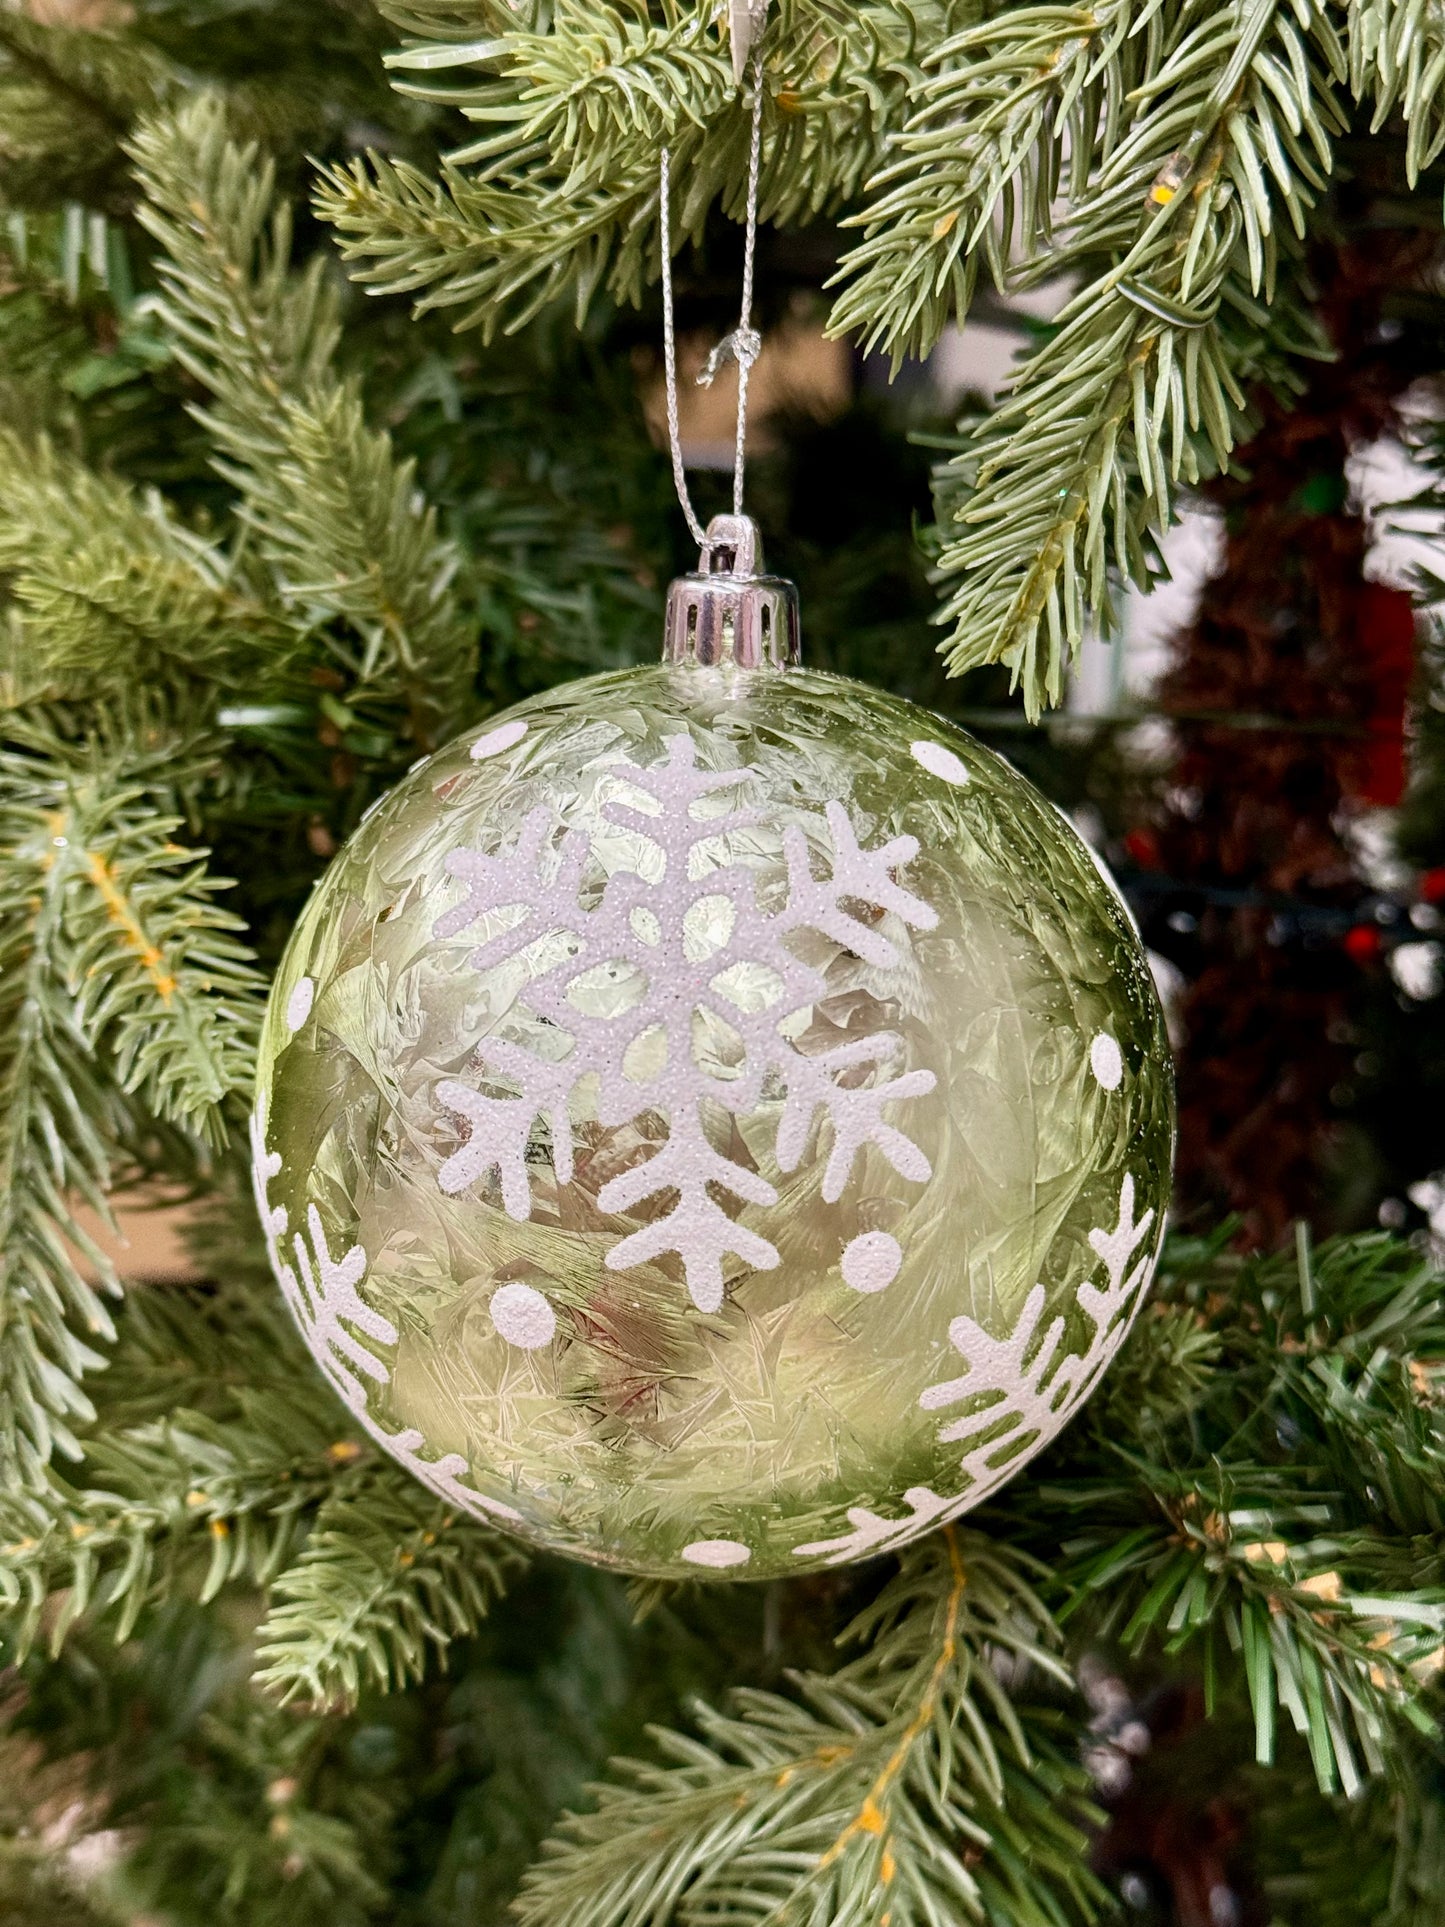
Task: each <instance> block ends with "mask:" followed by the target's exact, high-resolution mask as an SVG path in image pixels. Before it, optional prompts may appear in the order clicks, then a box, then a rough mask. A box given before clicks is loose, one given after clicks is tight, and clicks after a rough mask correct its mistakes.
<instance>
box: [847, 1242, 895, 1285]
mask: <svg viewBox="0 0 1445 1927" xmlns="http://www.w3.org/2000/svg"><path fill="white" fill-rule="evenodd" d="M902 1263H903V1247H902V1245H900V1244H899V1242H898V1240H897V1239H896V1238H893V1237H890V1236H889V1234H888V1233H887V1232H886V1231H865V1232H863V1233H862V1234H861V1236H859V1237H857V1238H854V1239H852V1240H851V1242H850V1243H849V1244H847V1245H846V1246H845V1247H844V1250H843V1281H844V1283H845V1284H849V1285H851V1286H852V1287H853V1289H854V1291H885V1290H886V1289H887V1288H888V1286H889V1285H891V1284H892V1283H893V1280H894V1279H895V1278H896V1277H897V1276H898V1270H899V1267H900V1265H902Z"/></svg>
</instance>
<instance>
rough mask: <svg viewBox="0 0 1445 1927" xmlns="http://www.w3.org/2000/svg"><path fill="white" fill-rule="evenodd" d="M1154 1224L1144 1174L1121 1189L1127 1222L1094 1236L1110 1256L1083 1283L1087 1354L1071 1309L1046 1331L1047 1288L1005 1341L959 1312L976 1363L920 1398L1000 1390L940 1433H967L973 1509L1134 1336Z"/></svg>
mask: <svg viewBox="0 0 1445 1927" xmlns="http://www.w3.org/2000/svg"><path fill="white" fill-rule="evenodd" d="M1153 1222H1154V1212H1153V1210H1152V1208H1151V1209H1150V1210H1148V1211H1146V1212H1145V1213H1144V1215H1143V1217H1142V1218H1140V1219H1138V1220H1137V1221H1136V1219H1135V1217H1134V1180H1133V1178H1132V1177H1127V1176H1126V1177H1125V1179H1124V1182H1123V1185H1122V1187H1121V1188H1120V1192H1119V1222H1118V1224H1117V1225H1116V1227H1115V1228H1114V1230H1112V1231H1105V1230H1102V1229H1100V1230H1097V1231H1091V1232H1090V1233H1089V1243H1090V1244H1091V1245H1092V1246H1093V1248H1094V1250H1095V1251H1096V1252H1097V1253H1098V1255H1099V1257H1100V1258H1101V1259H1102V1260H1103V1264H1104V1275H1105V1279H1106V1283H1105V1284H1104V1285H1103V1286H1102V1287H1100V1286H1097V1285H1091V1284H1087V1283H1086V1284H1083V1285H1081V1286H1080V1287H1079V1295H1078V1299H1077V1303H1078V1306H1079V1309H1080V1310H1081V1311H1082V1312H1083V1313H1084V1314H1085V1315H1086V1316H1087V1317H1088V1319H1089V1321H1090V1323H1091V1324H1092V1325H1093V1327H1094V1335H1093V1338H1092V1339H1091V1340H1090V1342H1089V1347H1088V1350H1087V1351H1084V1352H1065V1353H1063V1355H1062V1356H1061V1355H1060V1348H1061V1346H1062V1345H1063V1340H1064V1325H1065V1321H1064V1319H1063V1317H1062V1316H1060V1317H1057V1318H1055V1319H1053V1320H1052V1322H1051V1323H1050V1324H1049V1326H1048V1328H1047V1330H1046V1331H1044V1332H1043V1334H1042V1335H1040V1333H1039V1320H1040V1318H1041V1317H1042V1316H1043V1310H1044V1300H1045V1297H1046V1293H1045V1291H1044V1287H1043V1286H1042V1285H1035V1286H1034V1288H1033V1290H1032V1291H1031V1292H1030V1293H1029V1295H1028V1297H1027V1298H1026V1299H1025V1300H1024V1305H1023V1309H1022V1310H1021V1311H1020V1313H1019V1316H1018V1322H1017V1323H1016V1324H1015V1326H1014V1328H1013V1330H1012V1331H1011V1332H1009V1333H1008V1334H1007V1336H1005V1337H1003V1338H995V1337H994V1336H993V1334H992V1333H991V1332H988V1331H985V1330H984V1328H983V1326H982V1325H980V1324H977V1323H976V1322H975V1321H974V1320H973V1319H972V1318H955V1319H954V1321H953V1323H952V1324H951V1325H950V1326H949V1328H948V1337H949V1342H950V1343H951V1344H952V1346H953V1348H954V1350H955V1351H957V1352H960V1353H961V1354H962V1355H963V1357H964V1359H965V1360H966V1361H967V1370H966V1371H965V1373H964V1375H963V1377H962V1378H951V1379H947V1380H945V1381H944V1383H942V1384H940V1385H930V1386H929V1387H928V1390H927V1391H926V1392H924V1393H923V1395H922V1397H921V1398H920V1399H919V1401H918V1402H919V1404H920V1405H921V1406H922V1407H923V1409H924V1410H925V1411H938V1410H939V1409H940V1408H941V1407H944V1406H949V1405H958V1404H960V1403H962V1401H963V1400H965V1399H968V1400H970V1401H972V1400H974V1399H976V1398H978V1397H979V1396H980V1395H981V1394H986V1393H992V1394H996V1396H995V1398H994V1400H993V1402H992V1403H991V1404H989V1405H987V1406H985V1407H984V1408H983V1409H982V1410H979V1409H977V1408H976V1407H975V1409H973V1410H972V1411H970V1412H969V1413H968V1414H967V1415H966V1416H964V1417H963V1418H958V1419H953V1420H951V1421H950V1422H949V1423H948V1424H946V1425H944V1426H943V1427H942V1428H941V1430H940V1431H939V1434H938V1436H939V1439H940V1441H941V1442H942V1443H944V1444H952V1443H953V1442H954V1441H956V1440H961V1441H963V1442H964V1443H965V1444H966V1445H967V1446H968V1450H967V1451H965V1453H964V1458H963V1469H964V1471H965V1472H966V1473H967V1474H968V1475H969V1478H970V1480H971V1481H972V1483H971V1484H970V1486H969V1489H968V1494H967V1499H968V1504H969V1505H970V1506H973V1505H977V1504H978V1503H979V1501H980V1500H981V1499H984V1498H986V1497H987V1496H988V1494H989V1493H990V1492H993V1491H996V1490H997V1489H998V1487H999V1486H1001V1485H1003V1484H1004V1483H1005V1482H1006V1481H1007V1480H1008V1479H1009V1478H1010V1477H1012V1475H1013V1473H1014V1471H1015V1470H1016V1469H1017V1466H1018V1464H1019V1460H1020V1456H1021V1455H1024V1456H1026V1455H1027V1454H1028V1453H1029V1452H1030V1451H1031V1450H1032V1448H1033V1447H1034V1446H1035V1445H1036V1444H1038V1443H1040V1442H1042V1441H1045V1440H1048V1439H1051V1438H1053V1436H1054V1435H1055V1434H1056V1433H1057V1432H1059V1431H1060V1430H1061V1429H1062V1427H1063V1425H1064V1423H1065V1421H1066V1420H1067V1419H1068V1418H1069V1417H1070V1416H1071V1414H1072V1413H1073V1412H1075V1411H1076V1410H1077V1409H1078V1407H1079V1406H1080V1405H1082V1404H1083V1402H1084V1400H1085V1399H1086V1398H1087V1397H1088V1396H1089V1393H1090V1392H1091V1391H1092V1390H1093V1388H1094V1386H1095V1385H1096V1384H1097V1382H1098V1380H1099V1377H1100V1375H1101V1373H1102V1372H1103V1370H1104V1368H1105V1366H1107V1365H1108V1363H1109V1361H1110V1360H1111V1359H1112V1358H1113V1356H1114V1354H1115V1352H1116V1351H1117V1350H1118V1349H1119V1347H1120V1345H1121V1344H1122V1343H1123V1342H1124V1335H1125V1333H1126V1332H1127V1331H1128V1329H1129V1324H1130V1321H1131V1318H1132V1315H1133V1312H1134V1311H1135V1309H1136V1308H1137V1305H1138V1301H1139V1298H1140V1296H1141V1295H1142V1292H1143V1288H1144V1286H1145V1285H1146V1284H1147V1283H1148V1281H1149V1277H1150V1274H1151V1273H1152V1271H1153V1269H1154V1261H1155V1258H1156V1256H1157V1246H1156V1248H1155V1249H1153V1250H1149V1251H1145V1252H1144V1254H1143V1255H1142V1256H1141V1257H1140V1259H1139V1260H1138V1262H1137V1264H1135V1265H1134V1266H1133V1268H1132V1269H1130V1260H1131V1259H1132V1258H1133V1256H1134V1253H1135V1252H1136V1251H1137V1250H1138V1248H1139V1246H1140V1245H1141V1244H1142V1243H1143V1242H1144V1239H1145V1238H1146V1237H1147V1236H1148V1232H1149V1227H1150V1225H1151V1224H1153Z"/></svg>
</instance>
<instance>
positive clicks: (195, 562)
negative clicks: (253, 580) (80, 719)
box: [0, 429, 295, 700]
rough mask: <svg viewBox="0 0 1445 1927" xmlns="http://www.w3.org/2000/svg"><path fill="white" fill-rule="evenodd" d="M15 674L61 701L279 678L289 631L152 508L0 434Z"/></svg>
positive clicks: (45, 450) (155, 504)
mask: <svg viewBox="0 0 1445 1927" xmlns="http://www.w3.org/2000/svg"><path fill="white" fill-rule="evenodd" d="M3 575H8V576H9V577H10V588H11V593H12V594H13V596H14V597H15V601H16V604H17V606H18V609H19V614H20V618H21V635H20V639H19V647H20V649H21V650H22V651H23V653H24V656H25V659H26V669H27V674H28V675H30V676H32V677H33V678H34V679H35V682H36V683H37V684H39V685H40V686H41V687H45V686H48V687H49V688H50V689H51V690H52V691H53V692H55V693H57V694H60V695H62V696H65V697H71V698H76V699H82V700H91V699H93V698H94V697H95V696H96V695H97V694H98V693H99V691H100V690H101V689H104V688H105V687H106V686H107V685H109V686H110V687H112V688H114V689H116V690H117V691H118V692H125V691H129V690H131V689H134V687H135V686H136V683H137V679H138V678H140V679H144V680H145V681H146V682H147V683H151V684H153V683H154V682H156V681H158V680H165V681H169V682H171V683H172V684H173V685H175V684H178V683H186V682H192V681H194V680H196V679H197V678H200V679H203V680H205V681H207V682H212V683H217V684H220V685H222V686H223V687H224V686H231V687H235V686H237V685H240V684H243V683H245V682H246V681H247V680H248V679H249V678H253V677H254V676H255V674H256V672H257V669H258V667H259V666H260V665H262V664H264V665H265V666H266V668H267V669H268V670H269V671H270V672H271V673H272V674H275V673H277V672H278V671H284V668H285V666H286V663H287V659H288V656H289V655H290V654H291V653H292V652H293V650H294V647H295V641H294V630H293V628H292V626H291V625H288V624H287V623H286V622H285V621H284V620H283V618H282V617H281V616H280V614H279V613H278V612H277V611H276V610H274V609H273V608H271V607H268V606H267V605H266V603H264V602H262V601H260V600H258V599H257V598H256V597H255V596H254V595H252V594H250V593H249V592H248V585H247V583H246V582H245V580H244V578H241V579H240V580H238V579H237V575H238V571H237V569H236V566H235V564H234V563H233V562H232V560H231V559H230V558H228V557H227V556H226V555H225V553H224V551H223V550H222V549H221V548H220V547H219V545H218V544H216V543H215V542H212V541H206V540H204V539H202V538H201V537H198V536H195V535H192V534H191V533H190V532H189V531H188V530H186V529H184V528H183V527H181V526H180V525H179V524H178V523H177V521H176V520H175V519H174V517H173V516H172V515H171V514H170V512H169V511H168V510H167V508H166V507H165V505H164V503H163V502H162V501H161V499H160V498H159V496H157V495H155V494H151V495H149V496H146V497H138V496H137V495H136V494H135V493H134V491H132V490H131V489H129V488H127V487H126V486H125V485H124V484H123V483H121V482H119V481H117V480H115V479H114V478H112V477H109V476H103V475H99V474H97V473H96V472H95V471H94V470H93V469H91V468H89V467H88V466H87V465H86V464H84V463H82V462H78V461H74V460H71V459H67V458H66V457H64V456H62V455H60V454H59V453H57V451H56V450H55V449H54V448H53V447H52V446H51V445H50V443H48V442H47V441H45V440H40V441H38V442H29V441H25V440H22V439H21V438H20V437H19V436H16V435H13V434H10V433H7V432H6V431H5V430H3V429H0V576H3Z"/></svg>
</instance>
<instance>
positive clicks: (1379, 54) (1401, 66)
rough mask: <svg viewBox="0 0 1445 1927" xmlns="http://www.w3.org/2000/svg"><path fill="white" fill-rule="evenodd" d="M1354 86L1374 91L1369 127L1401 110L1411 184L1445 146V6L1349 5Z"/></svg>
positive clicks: (1416, 0)
mask: <svg viewBox="0 0 1445 1927" xmlns="http://www.w3.org/2000/svg"><path fill="white" fill-rule="evenodd" d="M1348 18H1349V53H1350V85H1351V87H1352V89H1353V91H1354V94H1355V97H1356V99H1358V100H1363V99H1366V98H1367V97H1368V96H1370V95H1371V94H1373V96H1374V102H1375V114H1374V119H1373V122H1372V123H1371V129H1370V131H1371V132H1372V133H1378V132H1379V131H1380V130H1381V129H1382V128H1383V127H1384V126H1385V125H1386V123H1387V122H1388V120H1389V119H1390V116H1391V115H1392V114H1394V113H1396V112H1399V113H1401V114H1403V116H1404V120H1405V126H1406V141H1405V166H1406V171H1407V175H1408V178H1409V181H1410V184H1411V186H1412V187H1413V186H1414V184H1415V183H1416V182H1417V181H1418V180H1419V178H1420V176H1421V174H1422V173H1423V172H1424V171H1425V169H1426V168H1427V167H1429V166H1430V164H1431V162H1432V161H1434V160H1436V159H1437V158H1438V157H1439V154H1440V152H1441V149H1442V148H1445V57H1442V56H1445V7H1442V6H1441V5H1440V0H1357V4H1355V5H1354V6H1352V7H1351V8H1350V9H1349V16H1348Z"/></svg>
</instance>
